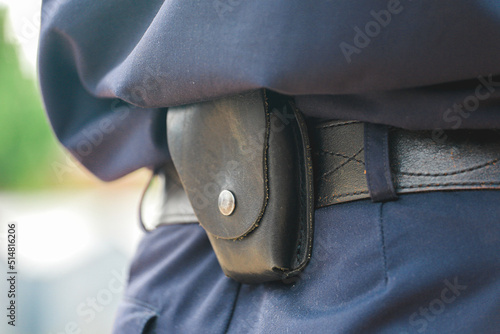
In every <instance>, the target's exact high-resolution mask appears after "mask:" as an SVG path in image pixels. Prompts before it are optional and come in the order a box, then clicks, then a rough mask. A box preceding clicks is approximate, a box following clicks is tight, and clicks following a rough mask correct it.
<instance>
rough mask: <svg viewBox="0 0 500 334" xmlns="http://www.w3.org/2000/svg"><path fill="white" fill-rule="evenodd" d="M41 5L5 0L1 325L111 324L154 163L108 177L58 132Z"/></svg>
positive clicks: (23, 328)
mask: <svg viewBox="0 0 500 334" xmlns="http://www.w3.org/2000/svg"><path fill="white" fill-rule="evenodd" d="M40 7H41V0H23V1H17V2H16V1H12V0H0V272H1V276H0V277H1V279H0V281H1V284H0V295H1V296H2V298H0V303H1V305H0V309H1V310H4V311H2V312H1V313H0V319H1V320H0V321H1V323H0V333H2V334H3V333H29V334H34V333H47V334H49V333H53V334H60V333H92V334H95V333H109V332H110V331H111V327H112V322H113V317H114V313H115V311H116V307H117V303H118V302H119V300H120V298H121V294H122V292H123V288H124V285H125V284H126V275H127V271H128V263H129V261H130V259H131V257H132V255H133V252H134V250H135V248H136V246H137V243H138V241H139V238H140V236H141V231H140V228H139V225H138V223H137V208H138V203H139V199H140V196H141V193H142V190H143V187H144V186H145V184H146V182H147V180H148V177H149V172H148V171H145V170H142V171H138V172H136V173H133V174H131V175H130V176H128V177H125V178H123V179H121V180H119V181H116V182H113V183H102V182H100V181H98V180H97V179H95V178H94V177H93V176H91V175H90V174H89V173H88V172H86V171H85V170H84V169H83V168H82V167H81V166H80V165H79V164H78V163H77V162H76V161H75V160H74V159H73V158H72V157H70V156H69V155H68V154H67V153H66V152H65V151H64V149H63V148H61V146H60V145H59V144H58V143H57V142H56V140H55V138H54V136H53V134H52V132H51V129H50V126H49V124H48V122H47V119H46V117H45V114H44V111H43V106H42V101H41V98H40V94H39V88H38V83H37V78H36V53H37V42H38V33H39V27H40ZM9 223H16V224H17V250H16V257H17V261H16V262H17V268H16V269H17V272H18V277H17V278H18V281H17V292H18V294H17V296H16V297H17V298H16V299H17V319H16V327H12V326H8V325H7V320H6V319H7V318H6V313H7V312H6V311H5V310H6V307H7V302H8V300H7V290H8V287H7V282H6V277H7V271H8V270H7V266H6V259H7V240H6V235H7V229H6V226H7V224H9ZM4 313H5V314H4Z"/></svg>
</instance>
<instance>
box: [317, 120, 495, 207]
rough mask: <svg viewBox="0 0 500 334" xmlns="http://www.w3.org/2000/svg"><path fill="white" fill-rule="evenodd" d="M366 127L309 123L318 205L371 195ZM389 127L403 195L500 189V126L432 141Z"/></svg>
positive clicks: (426, 134) (353, 123)
mask: <svg viewBox="0 0 500 334" xmlns="http://www.w3.org/2000/svg"><path fill="white" fill-rule="evenodd" d="M364 126H365V125H364V124H363V123H361V122H356V121H329V122H323V123H319V124H314V125H312V126H311V127H310V130H309V134H310V137H311V139H312V142H313V159H314V172H315V173H314V174H315V186H316V207H317V208H320V207H324V206H328V205H332V204H337V203H343V202H348V201H353V200H359V199H364V198H370V194H369V190H368V185H367V178H366V173H365V155H364V145H365V143H364V131H363V129H364ZM389 131H390V132H389V161H390V169H391V172H392V180H393V183H394V187H395V190H396V192H397V193H398V194H405V193H415V192H424V191H443V190H472V189H500V163H499V160H500V132H499V131H498V130H453V131H447V132H446V139H445V140H438V139H433V137H432V131H408V130H403V129H395V128H393V129H390V130H389ZM441 138H443V137H441Z"/></svg>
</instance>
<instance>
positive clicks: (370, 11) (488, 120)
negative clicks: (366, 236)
mask: <svg viewBox="0 0 500 334" xmlns="http://www.w3.org/2000/svg"><path fill="white" fill-rule="evenodd" d="M39 71H40V83H41V89H42V92H43V97H44V102H45V107H46V109H47V113H48V115H49V118H50V120H51V123H52V126H53V128H54V130H55V133H56V134H57V136H58V138H59V139H60V140H61V142H62V143H63V144H64V145H65V146H66V147H67V148H68V149H69V151H70V152H71V153H72V154H74V155H75V156H76V157H77V158H78V159H79V160H80V161H81V162H82V163H83V164H84V165H85V166H86V167H87V168H89V169H90V170H91V171H92V172H93V173H94V174H96V175H97V176H98V177H100V178H102V179H104V180H112V179H116V178H118V177H121V176H123V175H125V174H127V173H129V172H131V171H133V170H135V169H137V168H140V167H143V166H148V167H153V166H157V165H160V164H162V163H163V162H164V161H165V160H166V159H168V148H167V144H166V140H165V114H166V110H167V108H168V107H170V106H175V105H181V104H188V103H193V102H196V101H202V100H208V99H214V98H217V97H221V96H224V95H230V94H235V93H239V92H243V91H248V90H253V89H257V88H261V87H266V88H269V89H272V90H275V91H278V92H281V93H284V94H289V95H293V96H294V97H295V99H296V102H297V105H298V106H299V108H300V109H301V110H302V111H303V112H304V113H305V114H306V115H307V116H315V117H320V118H329V119H332V118H337V119H357V120H362V121H367V122H372V123H382V124H389V125H394V126H398V127H403V128H409V129H436V130H439V129H440V128H443V129H445V128H453V129H455V128H500V112H499V105H500V100H499V98H500V94H499V87H500V77H499V75H500V2H498V1H497V0H475V1H469V0H440V1H432V0H376V1H374V0H360V1H338V0H323V1H303V0H255V1H240V0H215V1H204V0H199V1H194V0H193V1H184V0H182V1H181V0H174V1H161V0H151V1H133V0H106V1H93V0H46V1H44V3H43V10H42V31H41V36H40V51H39Z"/></svg>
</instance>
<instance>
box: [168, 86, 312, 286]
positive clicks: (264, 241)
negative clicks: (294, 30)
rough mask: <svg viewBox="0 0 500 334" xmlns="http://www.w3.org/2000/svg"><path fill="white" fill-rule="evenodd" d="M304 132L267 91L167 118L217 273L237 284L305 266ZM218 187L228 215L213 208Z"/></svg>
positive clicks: (176, 111) (308, 231)
mask: <svg viewBox="0 0 500 334" xmlns="http://www.w3.org/2000/svg"><path fill="white" fill-rule="evenodd" d="M306 131H307V130H306V125H305V123H304V121H303V119H302V116H301V114H300V112H299V111H298V110H297V109H296V108H295V107H294V105H293V103H292V102H291V101H290V100H289V98H287V97H284V96H282V95H278V94H276V93H272V92H269V91H266V90H258V91H253V92H249V93H245V94H242V95H237V96H232V97H227V98H221V99H218V100H214V101H210V102H202V103H197V104H193V105H187V106H181V107H175V108H170V109H169V111H168V113H167V136H168V145H169V149H170V154H171V157H172V160H173V162H174V165H175V167H176V169H177V172H178V173H179V176H180V179H181V182H182V184H183V186H184V189H185V190H186V193H187V195H188V198H189V200H190V202H191V205H192V206H193V209H194V212H195V214H196V216H197V218H198V219H199V222H200V224H201V225H202V226H203V228H204V229H205V230H206V232H207V234H208V237H209V239H210V242H211V243H212V246H213V249H214V251H215V254H216V255H217V258H218V260H219V263H220V265H221V267H222V269H223V271H224V273H225V274H226V275H227V276H229V277H231V278H233V279H235V280H237V281H239V282H243V283H260V282H265V281H273V280H282V279H286V278H289V277H291V276H294V275H296V274H298V273H299V272H300V271H301V270H302V269H303V268H304V267H305V266H306V265H307V263H308V261H309V258H310V256H311V249H312V237H313V217H314V194H313V175H312V166H311V157H310V146H309V142H308V136H307V132H306ZM224 190H227V191H230V192H231V194H232V196H233V197H232V198H231V196H229V199H230V201H229V202H231V199H233V198H234V210H232V212H231V210H229V212H230V214H229V215H227V214H228V213H229V212H227V211H226V212H225V214H226V215H224V214H223V213H221V210H220V209H219V196H220V194H221V192H223V191H224ZM226 194H227V192H226ZM226 199H227V198H226ZM230 204H231V203H230Z"/></svg>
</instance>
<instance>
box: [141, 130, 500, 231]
mask: <svg viewBox="0 0 500 334" xmlns="http://www.w3.org/2000/svg"><path fill="white" fill-rule="evenodd" d="M370 126H371V124H367V123H363V122H359V121H338V120H329V121H317V120H310V121H309V127H308V128H309V129H308V133H309V137H310V140H311V146H312V147H311V150H312V156H313V168H314V180H315V182H314V183H315V207H316V208H321V207H325V206H329V205H335V204H339V203H345V202H350V201H355V200H362V199H368V198H372V200H373V199H374V198H373V197H374V196H373V194H371V193H370V176H369V174H370V166H369V165H370V162H369V161H367V157H368V159H373V156H374V155H375V156H376V157H375V159H378V156H380V160H382V161H383V160H384V159H385V157H384V154H385V155H386V156H387V166H385V167H386V169H387V170H388V171H389V173H390V175H389V178H390V182H389V183H392V184H390V186H392V187H393V188H394V192H395V195H396V196H397V195H400V194H408V193H417V192H427V191H462V190H477V189H500V165H499V164H498V162H499V160H500V131H498V130H450V131H446V132H445V135H444V136H440V137H439V138H433V134H432V131H410V130H404V129H399V128H388V135H387V147H388V151H387V152H380V155H377V152H376V151H375V152H374V149H373V148H370V145H372V146H373V145H374V143H375V144H377V143H376V141H378V140H379V138H372V137H371V133H372V132H371V131H367V129H369V128H370ZM384 145H385V144H384V143H382V147H384ZM375 146H377V145H375ZM370 150H371V153H370V154H367V151H370ZM370 156H371V157H370ZM381 164H382V165H383V162H382V163H381ZM372 165H373V163H372ZM367 171H368V172H367ZM373 177H379V176H378V175H375V176H373V175H372V178H373ZM381 177H382V176H380V177H379V178H381ZM156 178H157V182H158V185H157V186H156V189H157V190H156V192H155V193H154V194H152V192H153V191H151V190H149V191H148V193H150V194H148V195H147V196H146V200H145V204H146V206H149V207H150V210H148V211H150V214H149V218H148V219H143V217H142V213H141V221H142V224H143V226H144V227H145V229H146V230H151V229H153V228H155V227H157V226H160V225H169V224H179V223H193V222H197V218H196V215H195V214H194V211H193V208H192V206H191V204H190V202H189V199H188V197H187V196H186V193H185V192H184V189H183V187H182V183H181V181H180V180H179V177H178V175H177V172H176V171H175V167H174V166H173V164H172V163H169V164H167V165H165V166H163V167H162V168H161V169H159V170H158V171H157V175H156ZM148 198H154V200H153V201H154V202H155V203H156V205H154V208H153V205H151V204H148V202H150V201H149V200H148ZM395 198H396V197H393V198H391V199H395ZM141 207H142V203H141ZM151 213H152V214H151ZM152 216H154V217H152Z"/></svg>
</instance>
